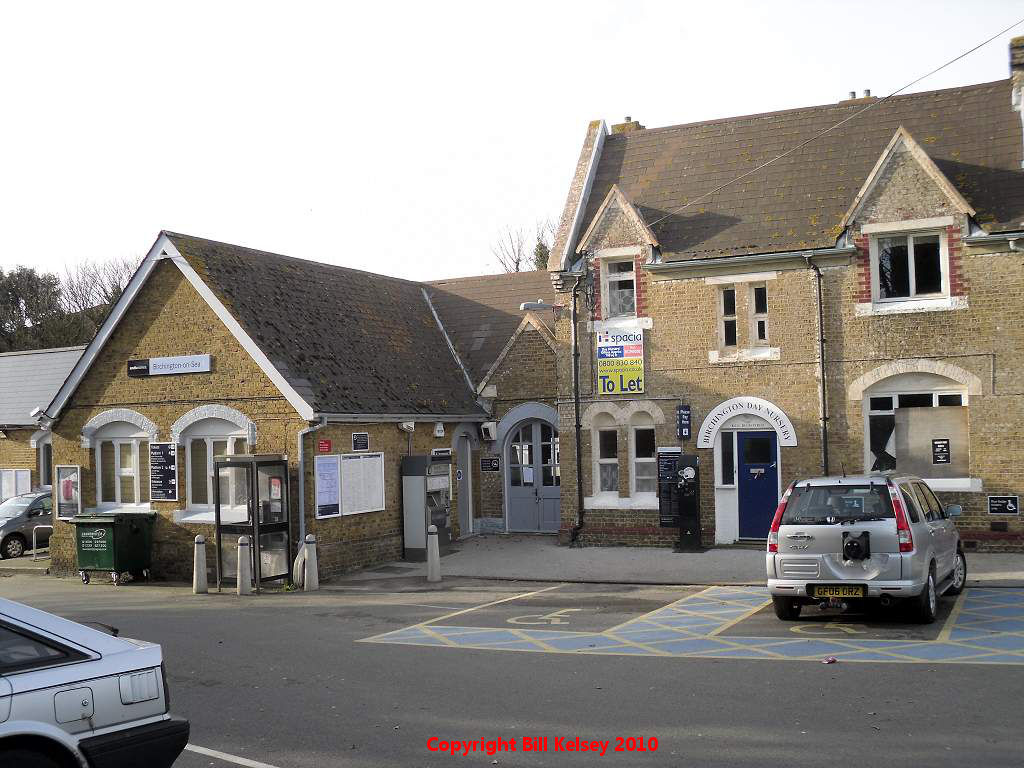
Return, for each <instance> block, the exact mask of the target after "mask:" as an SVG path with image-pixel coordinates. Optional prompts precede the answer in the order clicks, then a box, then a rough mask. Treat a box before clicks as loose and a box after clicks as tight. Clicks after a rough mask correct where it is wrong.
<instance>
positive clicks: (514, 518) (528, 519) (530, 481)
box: [506, 421, 561, 533]
mask: <svg viewBox="0 0 1024 768" xmlns="http://www.w3.org/2000/svg"><path fill="white" fill-rule="evenodd" d="M506 466H507V467H508V496H507V501H508V529H509V530H510V531H516V532H525V533H538V532H543V533H556V532H557V531H558V527H559V523H560V522H561V515H560V513H559V510H560V506H561V488H560V483H561V477H560V476H559V471H558V430H557V429H556V428H555V427H553V426H551V425H550V424H546V423H545V422H543V421H529V422H526V423H525V424H522V425H520V426H519V427H518V428H516V430H515V431H514V432H513V433H512V436H511V438H510V439H509V443H508V454H507V457H506Z"/></svg>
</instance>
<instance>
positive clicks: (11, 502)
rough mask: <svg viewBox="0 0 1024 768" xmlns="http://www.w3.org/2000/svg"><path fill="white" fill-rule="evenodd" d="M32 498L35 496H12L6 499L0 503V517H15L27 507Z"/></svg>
mask: <svg viewBox="0 0 1024 768" xmlns="http://www.w3.org/2000/svg"><path fill="white" fill-rule="evenodd" d="M34 499H35V496H14V497H13V498H10V499H8V500H7V501H5V502H4V503H3V504H0V517H3V518H11V517H17V516H18V515H20V514H21V513H22V512H24V511H25V510H26V509H28V505H29V504H31V503H32V501H33V500H34Z"/></svg>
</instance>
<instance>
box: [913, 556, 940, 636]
mask: <svg viewBox="0 0 1024 768" xmlns="http://www.w3.org/2000/svg"><path fill="white" fill-rule="evenodd" d="M914 600H916V601H917V604H916V605H915V606H914V607H915V608H916V609H917V610H916V613H917V620H918V621H919V622H920V623H921V624H931V623H932V622H934V621H935V615H936V614H937V613H938V612H939V595H938V593H937V592H936V591H935V566H934V565H932V566H931V567H930V568H929V569H928V579H927V581H925V583H924V589H922V590H921V594H920V595H918V596H917V597H916V598H914Z"/></svg>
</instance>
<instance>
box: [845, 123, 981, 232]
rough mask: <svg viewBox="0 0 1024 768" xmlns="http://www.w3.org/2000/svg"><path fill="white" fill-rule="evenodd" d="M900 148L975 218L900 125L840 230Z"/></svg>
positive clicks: (972, 209) (956, 204)
mask: <svg viewBox="0 0 1024 768" xmlns="http://www.w3.org/2000/svg"><path fill="white" fill-rule="evenodd" d="M901 148H902V149H906V151H907V152H908V153H909V154H910V156H911V157H912V158H914V160H915V161H916V162H917V164H918V165H920V166H921V168H922V169H923V170H924V172H925V173H926V174H927V176H928V178H930V179H931V180H932V181H933V182H935V184H936V186H938V187H939V189H941V190H942V191H943V192H944V193H945V194H946V197H948V198H949V199H950V201H951V202H952V203H953V205H954V206H955V207H956V208H957V210H959V211H960V212H961V213H963V214H966V215H968V216H973V215H974V213H975V211H974V208H972V207H971V204H970V203H968V202H967V201H966V200H965V199H964V196H963V195H961V194H960V192H959V191H958V190H957V188H956V187H955V186H953V183H952V182H951V181H950V180H949V179H948V178H946V174H944V173H943V172H942V171H941V170H939V167H938V166H937V165H935V161H933V160H932V159H931V158H930V157H928V153H927V152H925V151H924V150H923V149H922V148H921V145H920V144H918V143H917V142H916V141H914V137H913V136H911V135H910V133H908V132H907V129H906V128H904V127H903V126H902V125H901V126H900V127H899V128H897V129H896V133H895V134H893V137H892V139H891V140H890V141H889V144H888V145H887V146H886V148H885V149H884V150H882V155H881V156H880V157H879V158H878V162H876V163H875V167H874V168H872V169H871V173H869V174H868V177H867V179H865V180H864V184H863V185H862V186H861V188H860V191H859V192H858V193H857V195H856V196H855V197H854V198H853V203H852V204H851V205H850V209H849V210H848V211H847V212H846V215H845V216H843V220H842V221H841V222H840V223H839V224H840V226H842V227H845V226H846V225H848V224H849V223H850V222H851V221H853V220H854V219H855V218H856V217H857V212H858V211H859V210H860V209H861V206H862V205H863V204H864V201H865V200H867V199H868V197H869V196H870V195H871V191H872V190H873V189H874V187H875V183H876V182H877V181H878V180H879V178H881V176H882V171H884V170H885V167H886V166H887V165H888V164H889V163H890V162H891V161H892V159H893V157H895V155H896V153H897V152H898V151H899V150H900V149H901Z"/></svg>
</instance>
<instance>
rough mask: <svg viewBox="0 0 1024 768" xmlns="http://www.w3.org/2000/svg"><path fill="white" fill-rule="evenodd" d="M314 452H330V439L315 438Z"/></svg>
mask: <svg viewBox="0 0 1024 768" xmlns="http://www.w3.org/2000/svg"><path fill="white" fill-rule="evenodd" d="M316 452H317V453H330V452H331V441H330V440H317V441H316Z"/></svg>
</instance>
